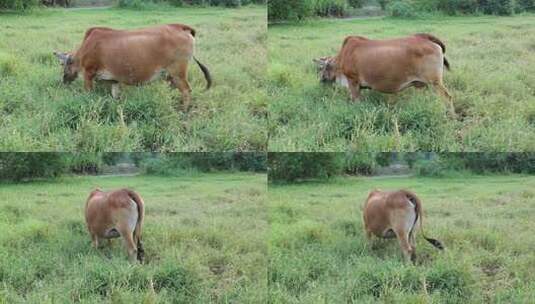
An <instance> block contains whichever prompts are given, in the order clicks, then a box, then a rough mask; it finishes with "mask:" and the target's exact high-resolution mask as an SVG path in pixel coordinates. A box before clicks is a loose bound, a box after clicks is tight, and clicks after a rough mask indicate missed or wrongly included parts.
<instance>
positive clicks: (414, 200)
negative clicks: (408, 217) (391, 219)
mask: <svg viewBox="0 0 535 304" xmlns="http://www.w3.org/2000/svg"><path fill="white" fill-rule="evenodd" d="M403 192H404V193H405V195H406V196H407V199H408V200H409V201H411V202H412V203H413V204H414V208H415V211H416V218H415V219H414V224H413V228H412V229H413V231H411V233H415V231H414V228H416V224H417V223H418V219H420V230H422V236H423V237H424V239H425V240H426V241H428V242H429V243H431V245H433V246H435V247H436V248H437V249H440V250H443V249H444V245H442V243H441V242H440V241H439V240H437V239H432V238H429V237H427V236H426V235H425V233H424V225H423V209H422V202H421V201H420V199H419V198H418V197H417V196H416V194H414V193H412V192H410V191H407V190H403Z"/></svg>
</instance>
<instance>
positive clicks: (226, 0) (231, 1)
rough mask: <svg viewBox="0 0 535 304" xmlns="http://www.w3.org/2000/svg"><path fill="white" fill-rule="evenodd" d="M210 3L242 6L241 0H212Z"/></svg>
mask: <svg viewBox="0 0 535 304" xmlns="http://www.w3.org/2000/svg"><path fill="white" fill-rule="evenodd" d="M210 5H214V6H226V7H238V6H241V0H211V1H210Z"/></svg>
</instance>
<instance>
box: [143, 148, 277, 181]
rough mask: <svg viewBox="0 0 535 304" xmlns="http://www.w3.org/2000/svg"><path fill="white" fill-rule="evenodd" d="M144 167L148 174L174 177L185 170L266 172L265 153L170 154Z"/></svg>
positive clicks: (152, 159) (153, 159)
mask: <svg viewBox="0 0 535 304" xmlns="http://www.w3.org/2000/svg"><path fill="white" fill-rule="evenodd" d="M142 166H143V168H144V170H145V173H147V174H154V175H173V174H177V173H181V172H183V171H184V170H198V171H202V172H210V171H227V170H231V171H254V172H265V171H266V170H267V168H266V156H265V154H264V153H231V152H228V153H170V154H164V155H161V156H160V157H153V158H146V159H144V160H143V161H142Z"/></svg>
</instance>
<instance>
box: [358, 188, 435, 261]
mask: <svg viewBox="0 0 535 304" xmlns="http://www.w3.org/2000/svg"><path fill="white" fill-rule="evenodd" d="M422 215H423V210H422V202H421V201H420V199H419V198H418V197H417V196H416V195H415V194H414V193H412V192H410V191H407V190H399V191H393V192H385V191H380V190H374V191H372V192H370V194H369V195H368V198H367V199H366V202H365V204H364V212H363V217H364V230H365V231H366V236H367V237H368V239H370V238H371V237H372V235H375V236H377V237H380V238H396V237H397V239H398V241H399V245H400V246H401V250H402V251H403V255H404V256H405V259H406V260H407V261H409V260H411V261H413V262H414V260H415V258H416V250H415V246H416V241H415V234H416V229H417V227H416V225H417V224H418V223H419V226H420V229H421V230H422V235H423V237H424V238H425V239H426V240H427V241H428V242H429V243H431V244H432V245H433V246H435V247H436V248H438V249H441V250H442V249H444V246H443V245H442V243H441V242H439V241H438V240H435V239H431V238H428V237H426V236H425V234H424V233H423V225H422V220H423V218H422Z"/></svg>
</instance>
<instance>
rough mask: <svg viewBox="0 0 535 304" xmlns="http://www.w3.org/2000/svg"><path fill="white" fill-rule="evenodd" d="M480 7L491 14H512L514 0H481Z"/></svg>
mask: <svg viewBox="0 0 535 304" xmlns="http://www.w3.org/2000/svg"><path fill="white" fill-rule="evenodd" d="M479 7H480V9H481V10H482V11H483V13H485V14H489V15H512V14H513V9H514V0H479Z"/></svg>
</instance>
